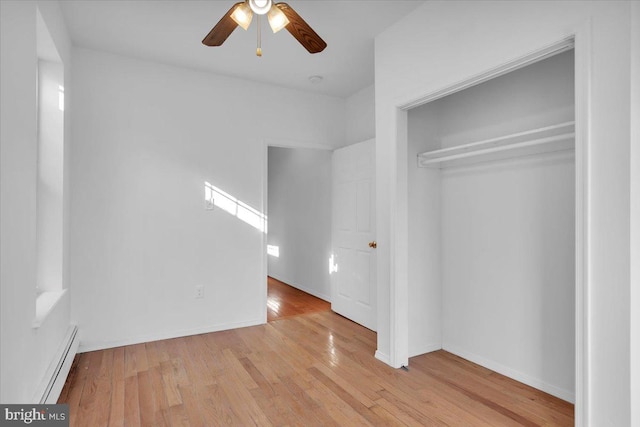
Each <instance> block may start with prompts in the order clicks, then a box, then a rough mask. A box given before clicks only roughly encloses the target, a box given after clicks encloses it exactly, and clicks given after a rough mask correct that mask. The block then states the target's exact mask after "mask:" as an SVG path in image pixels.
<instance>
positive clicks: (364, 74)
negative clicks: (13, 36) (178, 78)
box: [60, 0, 424, 97]
mask: <svg viewBox="0 0 640 427" xmlns="http://www.w3.org/2000/svg"><path fill="white" fill-rule="evenodd" d="M236 1H238V0H200V1H180V0H177V1H169V0H160V1H158V0H143V1H113V0H84V1H80V0H63V1H61V2H60V3H61V5H62V11H63V14H64V18H65V21H66V24H67V27H68V29H69V33H70V35H71V39H72V42H73V44H74V45H76V46H81V47H87V48H91V49H97V50H102V51H106V52H111V53H115V54H120V55H125V56H131V57H136V58H141V59H146V60H151V61H158V62H162V63H167V64H173V65H178V66H182V67H188V68H193V69H198V70H206V71H211V72H214V73H218V74H225V75H233V76H237V77H241V78H245V79H250V80H256V81H261V82H265V83H270V84H276V85H280V86H285V87H289V88H293V89H299V90H305V91H312V92H317V93H323V94H327V95H333V96H339V97H347V96H350V95H352V94H354V93H356V92H357V91H359V90H361V89H363V88H365V87H367V86H369V85H371V84H373V76H374V37H375V36H376V35H377V34H379V33H381V32H382V31H384V29H385V28H387V27H389V26H390V25H391V24H393V23H394V22H396V21H397V20H399V19H400V18H401V17H403V16H405V15H407V14H409V13H410V12H411V11H412V10H414V9H415V8H417V7H418V6H420V5H421V4H422V3H424V1H423V0H419V1H418V0H412V1H404V0H390V1H385V0H372V1H365V0H355V1H353V0H323V1H320V0H289V1H288V3H289V5H290V6H291V7H293V8H294V9H295V10H296V11H297V12H298V14H299V15H300V16H302V18H304V19H305V20H306V21H307V23H308V24H309V25H311V27H313V28H314V30H315V31H316V32H317V33H318V34H319V35H320V36H321V37H322V38H323V39H324V40H325V41H326V42H327V45H328V46H327V48H326V49H325V50H324V51H323V52H321V53H317V54H314V55H311V54H309V53H308V52H307V51H306V50H305V49H304V48H303V47H302V46H301V45H300V44H299V43H298V42H297V41H296V40H295V39H294V38H293V36H291V35H290V34H289V33H288V32H287V31H286V30H283V31H281V32H279V33H277V34H273V33H272V32H271V29H270V28H269V26H268V24H266V21H265V20H264V19H263V25H262V51H263V56H262V57H261V58H259V57H257V56H256V55H255V48H256V24H255V18H254V22H252V24H251V27H249V30H248V31H244V30H243V29H242V28H240V27H238V28H236V30H235V31H234V32H233V33H232V34H231V36H229V38H228V39H227V41H226V42H225V43H224V44H223V45H222V46H221V47H206V46H204V45H203V44H202V39H203V38H204V36H205V35H207V33H208V32H209V31H210V30H211V28H212V27H213V26H214V25H215V24H216V23H217V22H218V20H219V19H220V18H221V17H222V16H223V15H224V14H225V13H226V12H227V10H229V8H230V7H231V6H232V5H233V4H234V3H235V2H236ZM313 75H320V76H322V77H323V78H324V79H323V80H322V82H321V83H316V84H313V83H311V82H310V81H309V77H310V76H313Z"/></svg>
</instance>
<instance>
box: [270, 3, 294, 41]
mask: <svg viewBox="0 0 640 427" xmlns="http://www.w3.org/2000/svg"><path fill="white" fill-rule="evenodd" d="M267 19H268V20H269V25H270V26H271V29H272V30H273V33H274V34H275V33H277V32H278V31H280V30H282V29H283V28H284V27H286V26H287V25H289V19H288V18H287V15H285V14H284V12H283V11H281V10H280V9H279V8H278V5H273V6H272V7H271V9H269V12H268V13H267Z"/></svg>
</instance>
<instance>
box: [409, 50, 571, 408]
mask: <svg viewBox="0 0 640 427" xmlns="http://www.w3.org/2000/svg"><path fill="white" fill-rule="evenodd" d="M574 109H575V108H574V58H573V51H572V50H569V51H566V52H563V53H561V54H558V55H555V56H553V57H550V58H547V59H545V60H543V61H540V62H537V63H534V64H532V65H529V66H527V67H524V68H521V69H518V70H516V71H513V72H511V73H508V74H505V75H503V76H500V77H497V78H494V79H492V80H489V81H487V82H484V83H482V84H479V85H477V86H473V87H471V88H468V89H465V90H463V91H460V92H457V93H454V94H452V95H449V96H446V97H444V98H441V99H438V100H436V101H433V102H430V103H428V104H425V105H422V106H419V107H416V108H413V109H411V110H410V111H409V114H408V142H409V146H408V159H407V161H408V162H409V172H408V182H409V195H408V196H409V230H410V233H409V254H410V255H409V272H408V273H409V313H408V314H409V325H410V326H409V331H408V332H409V355H410V356H415V355H418V354H422V353H425V352H428V351H432V350H435V349H439V348H444V349H445V350H447V351H450V352H452V353H454V354H457V355H459V356H461V357H464V358H466V359H469V360H472V361H474V362H476V363H479V364H481V365H483V366H486V367H488V368H490V369H493V370H496V371H498V372H501V373H503V374H506V375H508V376H510V377H512V378H515V379H517V380H519V381H522V382H524V383H527V384H529V385H532V386H534V387H537V388H539V389H542V390H544V391H547V392H550V393H552V394H554V395H556V396H558V397H561V398H564V399H566V400H570V401H572V400H573V398H574V364H575V348H574V347H575V345H574V341H575V321H574V315H575V302H574V299H575V159H574V152H573V149H568V150H567V149H566V147H565V149H563V150H560V151H553V150H550V151H551V152H546V153H543V154H535V155H530V154H529V155H526V156H524V155H520V156H515V157H510V158H503V159H500V160H497V159H496V160H486V159H483V160H482V161H478V162H475V163H472V164H468V165H464V166H452V167H446V168H438V167H435V168H419V167H417V161H416V155H417V154H418V153H422V152H425V151H432V150H438V149H442V148H449V147H454V146H458V145H461V144H468V143H472V142H474V141H482V140H486V139H490V138H496V137H501V136H504V135H509V134H514V133H518V132H523V131H527V130H530V129H536V128H542V127H546V126H552V125H556V124H559V123H564V122H571V121H573V120H574Z"/></svg>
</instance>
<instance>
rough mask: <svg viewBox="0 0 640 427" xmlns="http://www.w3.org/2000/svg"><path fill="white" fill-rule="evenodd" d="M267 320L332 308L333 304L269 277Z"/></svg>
mask: <svg viewBox="0 0 640 427" xmlns="http://www.w3.org/2000/svg"><path fill="white" fill-rule="evenodd" d="M267 289H268V293H267V321H268V322H271V321H273V320H279V319H284V318H286V317H291V316H299V315H301V314H309V313H317V312H320V311H329V310H331V304H330V303H328V302H327V301H324V300H321V299H320V298H316V297H314V296H313V295H310V294H308V293H306V292H303V291H301V290H299V289H296V288H294V287H292V286H289V285H287V284H286V283H284V282H281V281H279V280H277V279H274V278H273V277H268V278H267Z"/></svg>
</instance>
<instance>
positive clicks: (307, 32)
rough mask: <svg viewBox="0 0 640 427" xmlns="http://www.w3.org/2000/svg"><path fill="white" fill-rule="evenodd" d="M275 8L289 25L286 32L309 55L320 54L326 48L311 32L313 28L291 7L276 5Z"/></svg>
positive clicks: (284, 4) (314, 33) (317, 36)
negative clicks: (282, 13)
mask: <svg viewBox="0 0 640 427" xmlns="http://www.w3.org/2000/svg"><path fill="white" fill-rule="evenodd" d="M275 6H276V7H278V9H280V10H281V11H282V12H284V14H285V15H286V16H287V18H288V19H289V24H287V26H286V28H287V31H289V32H290V33H291V35H292V36H293V37H295V38H296V40H298V41H299V42H300V44H301V45H302V46H304V48H305V49H307V50H308V51H309V53H318V52H322V51H323V50H324V48H325V47H327V43H325V41H324V40H322V38H321V37H320V36H319V35H318V34H317V33H316V32H315V31H313V28H311V27H310V26H309V24H307V23H306V22H305V20H304V19H302V18H301V17H300V15H298V14H297V13H296V11H295V10H293V9H292V8H291V6H289V5H288V4H287V3H276V4H275Z"/></svg>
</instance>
